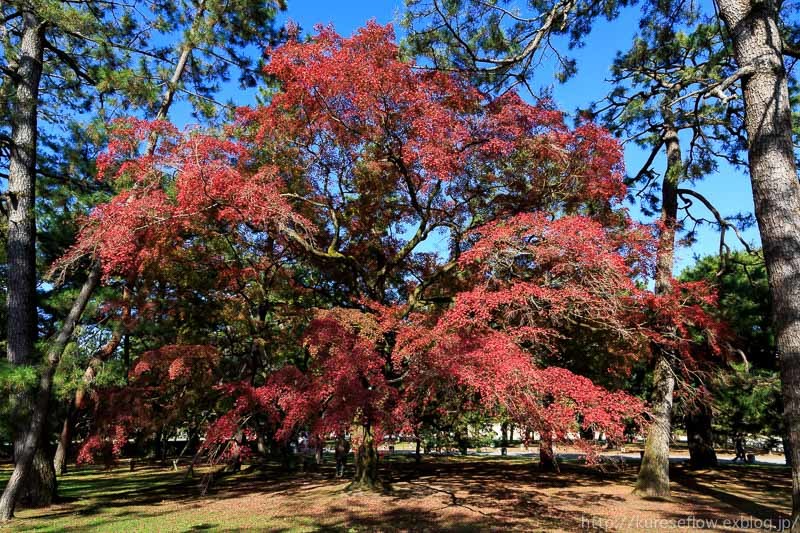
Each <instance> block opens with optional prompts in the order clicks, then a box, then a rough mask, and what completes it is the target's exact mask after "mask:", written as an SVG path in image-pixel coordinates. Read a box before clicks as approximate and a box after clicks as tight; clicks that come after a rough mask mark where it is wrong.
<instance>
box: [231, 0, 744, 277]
mask: <svg viewBox="0 0 800 533" xmlns="http://www.w3.org/2000/svg"><path fill="white" fill-rule="evenodd" d="M288 5H289V8H288V11H287V12H286V13H285V14H284V15H282V17H281V19H282V21H286V20H292V21H294V22H296V23H298V24H299V25H300V26H301V27H302V28H303V30H304V31H306V32H311V31H312V29H313V26H314V25H315V24H317V23H323V24H328V23H331V24H333V25H334V27H335V28H336V30H337V31H338V32H339V33H341V34H342V35H350V34H352V33H353V32H354V31H355V30H356V29H357V28H359V27H360V26H362V25H364V24H365V23H366V22H367V21H368V20H370V19H375V20H376V21H377V22H379V23H381V24H385V23H390V22H395V23H396V22H397V21H398V20H399V18H400V16H401V13H402V8H403V3H402V0H370V1H366V0H346V1H344V2H320V1H312V0H289V2H288ZM637 20H638V13H637V11H636V8H629V9H627V10H626V11H624V12H623V13H622V15H621V16H620V17H619V18H617V19H616V20H614V21H612V22H606V21H604V20H600V21H598V22H597V23H596V24H595V27H594V29H593V30H592V33H591V34H590V35H589V36H588V37H587V39H586V45H585V46H584V47H583V48H581V49H578V50H573V51H571V52H570V54H571V55H572V56H573V57H575V58H576V59H577V62H578V74H577V75H576V76H575V77H573V78H572V79H571V80H570V81H568V82H567V83H566V84H559V83H556V82H554V77H553V74H554V73H555V70H556V69H555V65H554V64H553V63H548V62H544V63H543V64H542V65H541V67H540V68H539V69H537V71H536V73H535V77H534V79H533V83H532V86H533V87H534V88H539V87H549V88H552V90H553V96H554V98H555V100H556V103H557V104H558V106H559V107H560V108H561V109H563V110H565V111H572V110H574V109H576V108H578V107H581V106H586V105H587V104H589V103H590V102H592V101H595V100H599V99H600V98H602V97H603V96H604V95H605V94H606V93H607V91H608V90H609V88H610V86H609V84H607V83H605V81H604V80H605V79H606V78H607V77H608V75H609V68H610V65H611V62H612V60H613V58H614V56H615V54H616V53H617V51H619V50H625V49H627V48H628V47H629V46H630V43H631V39H632V37H633V35H634V33H635V32H636V29H637ZM397 26H398V25H397V24H395V29H396V30H397V31H398V38H401V37H402V35H401V34H400V29H399V28H398V27H397ZM239 96H240V98H244V99H247V98H248V96H249V95H243V94H241V93H240V95H239ZM251 98H252V97H251ZM237 100H238V99H237ZM237 103H241V104H245V103H249V102H246V101H238V102H237ZM643 161H644V154H643V153H642V151H641V150H639V149H638V148H636V147H634V146H626V150H625V162H626V166H627V168H629V169H631V170H633V171H635V170H637V169H638V168H639V167H640V166H641V164H642V163H643ZM656 165H657V168H658V169H659V170H660V169H663V167H664V161H663V159H662V160H658V161H657V163H656ZM695 188H696V189H697V190H698V191H699V192H701V193H702V194H704V195H706V197H707V198H709V199H710V200H711V201H712V202H713V203H714V204H715V205H716V206H717V208H718V209H719V210H720V212H721V213H722V214H723V215H733V214H736V213H739V212H748V213H749V212H752V209H753V203H752V193H751V189H750V182H749V180H748V178H747V176H746V175H744V174H743V173H742V172H741V171H738V170H736V169H733V168H730V167H728V166H721V167H720V170H719V172H718V173H717V174H714V175H711V176H709V177H708V178H707V179H705V180H704V181H703V182H701V183H698V184H697V185H696V187H695ZM631 212H632V213H634V214H638V213H639V210H638V208H637V207H636V206H632V207H631ZM704 215H707V214H705V213H704ZM745 237H746V238H747V239H748V240H749V241H750V242H751V243H756V244H757V243H758V231H757V229H756V228H752V229H750V230H748V231H747V232H745ZM729 242H730V244H731V245H734V244H736V243H735V242H733V241H732V240H730V239H729ZM718 246H719V236H718V233H717V232H716V231H715V230H714V229H712V228H705V229H702V230H700V232H699V234H698V242H697V244H695V245H693V246H692V247H691V248H683V249H681V250H679V251H678V253H677V256H676V258H677V264H676V271H680V270H681V269H682V268H684V267H685V266H686V265H689V264H691V263H692V262H693V256H694V255H706V254H713V253H716V252H717V250H718Z"/></svg>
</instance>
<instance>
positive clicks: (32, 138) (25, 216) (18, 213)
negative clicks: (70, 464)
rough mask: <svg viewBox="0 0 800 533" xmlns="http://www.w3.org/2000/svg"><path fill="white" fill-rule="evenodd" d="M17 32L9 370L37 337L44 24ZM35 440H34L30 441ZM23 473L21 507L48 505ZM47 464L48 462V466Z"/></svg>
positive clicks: (18, 424)
mask: <svg viewBox="0 0 800 533" xmlns="http://www.w3.org/2000/svg"><path fill="white" fill-rule="evenodd" d="M22 18H23V29H22V37H21V40H20V50H19V56H18V57H17V62H16V63H17V69H16V72H15V76H13V77H12V78H11V79H13V80H15V85H16V94H15V95H14V99H13V104H12V109H11V154H10V160H9V167H8V191H7V193H6V196H7V198H8V201H7V202H6V204H7V209H8V241H7V248H6V250H7V258H8V293H7V306H8V310H7V311H8V324H7V327H8V329H7V339H8V343H7V350H8V351H7V358H8V361H9V363H11V364H14V365H32V364H36V357H35V345H36V339H37V337H38V320H37V311H36V307H37V304H36V214H35V210H34V208H35V203H36V152H37V141H38V99H39V81H40V80H41V76H42V54H43V51H44V24H43V22H42V21H40V20H39V19H38V17H37V16H36V15H35V14H34V13H33V12H31V11H27V10H23V13H22ZM19 405H20V409H18V410H17V414H18V417H17V420H15V421H13V422H14V423H13V425H14V429H15V436H14V449H15V454H14V456H15V461H16V462H17V463H19V461H20V457H21V452H22V450H23V449H24V448H25V444H26V442H25V434H26V431H27V418H28V416H30V412H29V410H30V409H33V406H34V399H33V398H32V397H31V396H30V395H29V394H27V393H23V394H21V395H20V398H19ZM39 437H40V435H37V436H36V439H37V440H38V438H39ZM40 455H41V454H37V455H36V457H37V461H36V468H34V469H32V470H31V469H30V468H28V469H26V472H27V471H29V472H30V475H31V476H35V479H30V481H29V482H28V480H27V478H26V479H23V480H22V483H27V486H26V487H25V489H24V492H25V493H26V498H25V500H26V503H27V504H29V505H32V506H45V505H49V504H50V503H51V502H52V499H53V494H54V492H55V490H56V485H55V477H54V476H52V475H50V474H51V472H49V469H47V468H45V467H44V465H43V464H42V462H41V461H40V460H39V459H40ZM48 462H49V461H48Z"/></svg>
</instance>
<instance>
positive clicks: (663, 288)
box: [634, 110, 683, 497]
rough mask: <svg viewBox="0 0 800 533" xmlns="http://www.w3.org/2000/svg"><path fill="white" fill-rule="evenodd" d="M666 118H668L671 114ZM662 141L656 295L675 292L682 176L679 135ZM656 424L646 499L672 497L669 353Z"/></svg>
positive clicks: (667, 134) (655, 404)
mask: <svg viewBox="0 0 800 533" xmlns="http://www.w3.org/2000/svg"><path fill="white" fill-rule="evenodd" d="M664 115H665V116H666V117H669V116H670V114H669V111H668V110H665V111H664ZM662 140H663V141H664V147H665V149H666V152H667V170H666V172H664V179H663V182H662V185H661V233H660V234H659V238H658V250H657V251H656V279H655V292H656V294H664V293H666V292H669V291H671V290H672V270H673V268H674V264H675V230H676V225H677V218H678V183H679V181H680V178H681V176H682V175H683V162H682V160H681V147H680V142H679V139H678V132H677V131H676V130H675V129H674V128H672V127H667V128H666V129H665V131H664V133H663V136H662ZM655 352H656V353H655V365H654V370H653V395H652V398H651V402H652V405H651V409H652V413H653V421H652V425H651V426H650V430H649V431H648V432H647V440H646V441H645V448H644V455H643V456H642V465H641V467H640V469H639V476H638V478H637V480H636V488H635V490H634V493H635V494H638V495H641V496H647V497H667V496H669V443H670V436H671V419H672V393H673V390H674V388H675V376H674V374H673V373H672V367H671V365H670V363H669V358H668V355H667V354H666V353H663V352H662V351H660V350H659V349H658V348H656V349H655Z"/></svg>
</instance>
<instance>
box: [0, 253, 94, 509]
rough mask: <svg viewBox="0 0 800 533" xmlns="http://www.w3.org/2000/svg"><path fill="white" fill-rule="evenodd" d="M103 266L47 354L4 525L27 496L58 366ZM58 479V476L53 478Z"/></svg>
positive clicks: (0, 500)
mask: <svg viewBox="0 0 800 533" xmlns="http://www.w3.org/2000/svg"><path fill="white" fill-rule="evenodd" d="M100 273H101V271H100V265H99V263H95V265H94V266H93V267H92V270H91V272H90V274H89V277H88V278H87V279H86V282H84V284H83V287H81V290H80V293H79V294H78V297H77V298H75V302H73V304H72V308H71V309H70V311H69V314H68V315H67V318H66V319H65V320H64V324H63V325H62V326H61V331H59V332H58V336H57V337H56V339H55V340H54V341H53V343H52V344H51V346H50V349H49V350H48V352H47V366H45V368H44V369H43V370H42V373H41V376H40V377H39V389H38V392H37V394H36V397H35V404H34V405H33V410H32V412H31V419H30V425H29V426H28V429H27V431H26V432H25V434H24V438H23V440H22V446H20V448H19V454H18V456H17V457H16V464H15V465H14V471H13V472H12V473H11V477H10V478H9V480H8V484H7V485H6V488H5V490H4V491H3V496H2V497H0V521H7V520H11V518H12V517H13V516H14V509H15V507H16V505H17V502H18V501H19V499H20V496H21V495H22V494H23V488H24V487H23V484H24V482H25V480H26V479H27V478H28V475H29V473H30V472H31V470H32V468H33V463H34V456H35V455H36V451H37V450H39V449H40V448H41V446H40V444H41V440H42V439H41V437H42V432H43V431H44V427H45V422H46V421H47V413H48V408H49V406H50V393H51V390H52V387H53V376H54V375H55V373H56V368H58V363H59V362H60V361H61V355H62V354H63V353H64V348H65V347H66V346H67V343H68V342H69V339H70V338H71V337H72V332H73V331H74V330H75V326H76V325H77V323H78V319H79V318H80V316H81V314H83V310H84V309H85V308H86V304H87V303H88V302H89V298H90V297H91V294H92V292H93V291H94V289H95V287H97V285H98V284H99V283H100ZM46 459H47V460H46V461H45V463H46V464H47V465H49V468H51V469H52V467H53V462H52V461H51V460H50V459H49V457H47V458H46ZM53 479H55V476H54V477H53Z"/></svg>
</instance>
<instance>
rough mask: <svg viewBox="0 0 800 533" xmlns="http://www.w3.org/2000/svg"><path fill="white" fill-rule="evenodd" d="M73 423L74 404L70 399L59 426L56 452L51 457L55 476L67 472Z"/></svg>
mask: <svg viewBox="0 0 800 533" xmlns="http://www.w3.org/2000/svg"><path fill="white" fill-rule="evenodd" d="M74 423H75V406H74V403H73V402H72V401H70V403H69V407H68V408H67V414H66V416H65V417H64V424H63V425H62V427H61V433H60V434H59V436H58V446H57V447H56V454H55V456H54V457H53V466H54V467H55V471H56V475H57V476H63V475H64V474H66V473H67V456H68V455H69V447H70V444H71V443H72V425H73V424H74Z"/></svg>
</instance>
